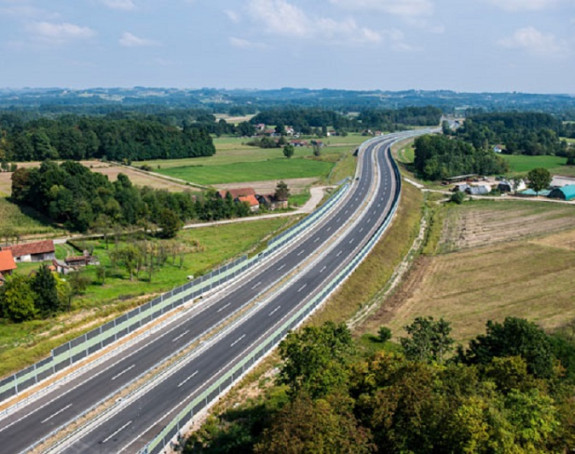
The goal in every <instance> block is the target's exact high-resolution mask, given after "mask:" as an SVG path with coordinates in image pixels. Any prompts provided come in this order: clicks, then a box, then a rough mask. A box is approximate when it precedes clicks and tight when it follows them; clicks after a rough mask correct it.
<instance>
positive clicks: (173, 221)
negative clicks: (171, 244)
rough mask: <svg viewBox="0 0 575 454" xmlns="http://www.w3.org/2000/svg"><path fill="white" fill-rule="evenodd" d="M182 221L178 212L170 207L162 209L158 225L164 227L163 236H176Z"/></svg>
mask: <svg viewBox="0 0 575 454" xmlns="http://www.w3.org/2000/svg"><path fill="white" fill-rule="evenodd" d="M181 225H182V223H181V221H180V218H179V217H178V215H177V213H176V212H175V211H173V210H170V209H169V208H165V209H164V210H162V214H161V215H160V219H159V220H158V227H159V228H160V229H162V231H161V234H160V235H161V236H162V238H174V237H175V236H176V235H177V234H178V230H180V227H181Z"/></svg>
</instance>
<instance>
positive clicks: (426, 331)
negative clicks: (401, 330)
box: [400, 317, 454, 363]
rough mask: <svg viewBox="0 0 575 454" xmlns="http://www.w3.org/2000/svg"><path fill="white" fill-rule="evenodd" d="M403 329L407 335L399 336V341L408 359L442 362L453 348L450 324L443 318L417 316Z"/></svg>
mask: <svg viewBox="0 0 575 454" xmlns="http://www.w3.org/2000/svg"><path fill="white" fill-rule="evenodd" d="M405 330H406V331H407V333H408V334H409V337H403V338H401V339H400V342H401V346H402V347H403V351H404V353H405V356H406V357H407V358H408V359H411V360H414V361H424V362H433V361H436V362H438V363H442V362H443V361H444V359H445V355H447V354H448V353H449V352H450V351H451V350H452V348H453V343H454V340H453V338H451V337H450V336H449V334H450V333H451V325H450V323H449V322H446V321H445V320H444V319H443V318H440V319H439V320H437V321H435V320H434V319H433V317H417V318H416V319H415V320H414V321H413V323H412V324H411V325H407V326H406V327H405Z"/></svg>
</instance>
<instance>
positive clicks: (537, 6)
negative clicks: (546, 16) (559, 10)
mask: <svg viewBox="0 0 575 454" xmlns="http://www.w3.org/2000/svg"><path fill="white" fill-rule="evenodd" d="M561 1H562V0H489V2H490V3H493V4H494V5H495V6H498V7H499V8H501V9H504V10H506V11H513V12H515V11H540V10H544V9H549V8H552V7H554V6H557V5H558V4H559V3H561Z"/></svg>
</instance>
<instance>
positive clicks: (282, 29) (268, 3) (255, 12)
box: [248, 0, 311, 37]
mask: <svg viewBox="0 0 575 454" xmlns="http://www.w3.org/2000/svg"><path fill="white" fill-rule="evenodd" d="M248 12H249V13H250V15H251V16H252V17H253V18H254V19H255V20H257V21H258V22H260V23H261V24H262V25H263V26H264V27H265V29H266V31H267V32H270V33H273V34H277V35H284V36H299V37H304V36H308V35H309V32H310V25H311V24H310V23H309V19H308V18H307V16H306V15H305V13H304V12H303V11H302V10H301V9H299V8H298V7H297V6H294V5H291V4H289V3H288V2H287V1H285V0H251V1H250V2H249V4H248Z"/></svg>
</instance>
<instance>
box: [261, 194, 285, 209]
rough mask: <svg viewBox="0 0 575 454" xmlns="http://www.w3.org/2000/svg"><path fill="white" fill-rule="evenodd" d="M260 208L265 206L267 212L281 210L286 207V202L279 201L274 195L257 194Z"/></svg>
mask: <svg viewBox="0 0 575 454" xmlns="http://www.w3.org/2000/svg"><path fill="white" fill-rule="evenodd" d="M256 198H257V199H258V202H259V203H260V206H265V207H266V208H267V209H268V210H270V211H274V210H283V209H286V208H287V207H288V201H287V200H279V199H277V198H276V197H275V195H274V194H258V195H256Z"/></svg>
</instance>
